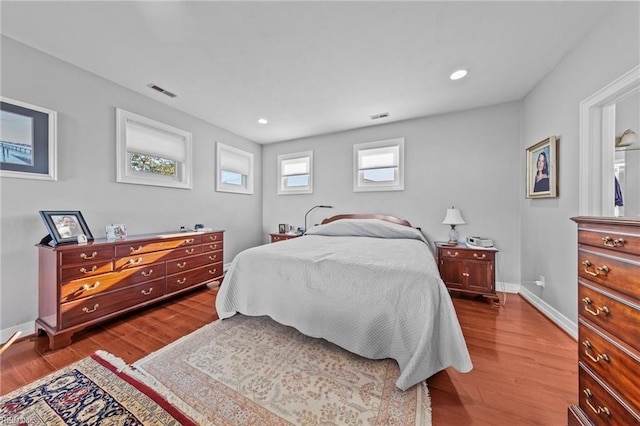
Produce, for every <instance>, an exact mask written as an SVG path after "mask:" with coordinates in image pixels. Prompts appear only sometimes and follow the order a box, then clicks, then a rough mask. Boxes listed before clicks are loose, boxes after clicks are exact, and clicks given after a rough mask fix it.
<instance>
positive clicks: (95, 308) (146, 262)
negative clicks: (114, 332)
mask: <svg viewBox="0 0 640 426" xmlns="http://www.w3.org/2000/svg"><path fill="white" fill-rule="evenodd" d="M223 232H224V231H213V232H181V233H167V234H148V235H138V236H129V237H127V239H126V240H116V241H107V240H105V239H100V240H95V241H92V242H89V243H88V244H83V245H78V244H70V245H59V246H57V247H50V246H47V245H38V251H39V253H38V254H39V256H38V269H39V272H38V276H39V283H38V289H39V295H38V304H39V306H38V319H37V320H36V332H38V331H39V330H43V331H44V332H46V333H47V335H48V336H49V346H50V348H51V349H59V348H61V347H64V346H67V345H69V344H70V343H71V336H72V335H73V334H74V333H77V332H78V331H81V330H82V329H84V328H85V327H88V326H90V325H94V324H97V323H99V322H102V321H105V320H107V319H110V318H113V317H115V316H117V315H120V314H123V313H125V312H129V311H132V310H134V309H138V308H141V307H143V306H147V305H149V304H151V303H154V302H157V301H160V300H163V299H166V298H169V297H172V296H175V295H177V294H179V293H182V292H185V291H187V290H190V289H193V288H196V287H198V286H203V285H206V284H209V283H212V282H213V281H218V280H220V279H221V278H222V275H223V248H224V247H223V245H224V241H223V236H224V233H223ZM212 309H213V307H212Z"/></svg>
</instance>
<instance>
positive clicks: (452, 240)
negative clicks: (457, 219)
mask: <svg viewBox="0 0 640 426" xmlns="http://www.w3.org/2000/svg"><path fill="white" fill-rule="evenodd" d="M448 243H449V244H458V231H456V226H455V225H451V230H450V231H449V241H448Z"/></svg>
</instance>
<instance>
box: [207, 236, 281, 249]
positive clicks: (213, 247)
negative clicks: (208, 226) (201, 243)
mask: <svg viewBox="0 0 640 426" xmlns="http://www.w3.org/2000/svg"><path fill="white" fill-rule="evenodd" d="M276 240H277V241H279V240H280V238H276ZM209 248H210V249H211V250H215V249H217V248H218V245H217V244H209Z"/></svg>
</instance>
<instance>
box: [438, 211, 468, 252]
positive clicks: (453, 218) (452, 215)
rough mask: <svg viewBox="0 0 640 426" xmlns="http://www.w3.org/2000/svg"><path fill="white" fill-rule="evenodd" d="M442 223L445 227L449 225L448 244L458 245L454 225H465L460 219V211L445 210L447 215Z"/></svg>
mask: <svg viewBox="0 0 640 426" xmlns="http://www.w3.org/2000/svg"><path fill="white" fill-rule="evenodd" d="M442 223H443V224H445V225H451V230H450V231H449V244H458V231H456V225H464V224H465V223H467V222H465V221H464V219H463V218H462V214H461V213H460V210H458V209H456V208H455V207H451V208H450V209H447V215H446V216H445V218H444V220H443V221H442Z"/></svg>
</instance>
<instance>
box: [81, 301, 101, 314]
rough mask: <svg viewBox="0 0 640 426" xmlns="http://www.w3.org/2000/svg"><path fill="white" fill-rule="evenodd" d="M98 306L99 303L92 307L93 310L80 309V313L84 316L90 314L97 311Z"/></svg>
mask: <svg viewBox="0 0 640 426" xmlns="http://www.w3.org/2000/svg"><path fill="white" fill-rule="evenodd" d="M98 306H100V304H99V303H96V304H95V305H93V309H89V308H87V307H86V306H85V307H84V308H82V312H84V313H85V314H90V313H91V312H95V311H96V310H97V309H98Z"/></svg>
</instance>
